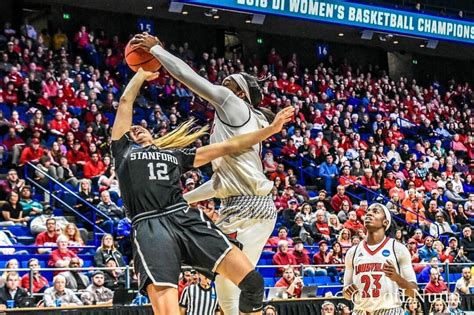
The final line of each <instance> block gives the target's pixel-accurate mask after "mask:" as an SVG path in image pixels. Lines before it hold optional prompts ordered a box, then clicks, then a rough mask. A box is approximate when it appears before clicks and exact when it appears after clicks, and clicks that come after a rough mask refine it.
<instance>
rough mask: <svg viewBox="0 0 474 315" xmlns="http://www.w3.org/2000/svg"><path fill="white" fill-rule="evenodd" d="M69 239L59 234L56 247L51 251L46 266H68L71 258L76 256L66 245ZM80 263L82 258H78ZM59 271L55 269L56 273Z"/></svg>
mask: <svg viewBox="0 0 474 315" xmlns="http://www.w3.org/2000/svg"><path fill="white" fill-rule="evenodd" d="M68 242H69V240H68V238H67V237H66V236H64V235H59V236H58V238H57V240H56V244H57V245H58V248H57V249H55V250H53V251H52V252H51V256H50V258H49V261H48V266H49V267H51V268H68V267H69V265H70V263H71V259H72V258H78V257H77V255H76V253H74V251H72V250H70V249H69V248H68V247H67V244H68ZM79 260H80V261H81V264H82V259H80V258H79ZM59 272H60V271H55V274H58V273H59Z"/></svg>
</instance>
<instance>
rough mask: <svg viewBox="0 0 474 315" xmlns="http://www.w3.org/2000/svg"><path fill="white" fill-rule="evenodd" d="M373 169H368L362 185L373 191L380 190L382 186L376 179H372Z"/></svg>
mask: <svg viewBox="0 0 474 315" xmlns="http://www.w3.org/2000/svg"><path fill="white" fill-rule="evenodd" d="M372 174H373V172H372V169H370V168H367V169H365V171H364V176H362V179H361V185H362V186H365V187H367V188H368V189H371V190H378V189H380V185H379V184H378V183H377V181H376V180H375V178H374V177H372Z"/></svg>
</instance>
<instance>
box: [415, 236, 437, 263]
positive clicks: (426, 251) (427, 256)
mask: <svg viewBox="0 0 474 315" xmlns="http://www.w3.org/2000/svg"><path fill="white" fill-rule="evenodd" d="M418 253H419V255H420V259H421V262H428V261H430V260H431V258H433V257H436V258H439V257H438V253H437V252H436V250H434V248H433V238H432V237H431V236H427V237H426V238H425V245H424V246H423V247H422V248H420V250H419V251H418Z"/></svg>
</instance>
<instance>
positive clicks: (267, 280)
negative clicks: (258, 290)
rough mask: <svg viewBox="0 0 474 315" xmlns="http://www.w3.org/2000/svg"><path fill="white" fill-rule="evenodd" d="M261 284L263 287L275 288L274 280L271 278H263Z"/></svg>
mask: <svg viewBox="0 0 474 315" xmlns="http://www.w3.org/2000/svg"><path fill="white" fill-rule="evenodd" d="M263 284H264V286H265V287H273V286H275V279H274V278H273V277H272V278H263Z"/></svg>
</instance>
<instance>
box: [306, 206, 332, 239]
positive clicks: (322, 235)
mask: <svg viewBox="0 0 474 315" xmlns="http://www.w3.org/2000/svg"><path fill="white" fill-rule="evenodd" d="M310 234H311V237H312V238H313V239H314V240H316V241H319V240H326V241H328V240H329V239H331V229H330V228H329V225H328V224H327V223H326V213H325V211H324V210H322V209H319V210H317V211H316V221H315V222H314V224H313V225H312V226H311V228H310Z"/></svg>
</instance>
